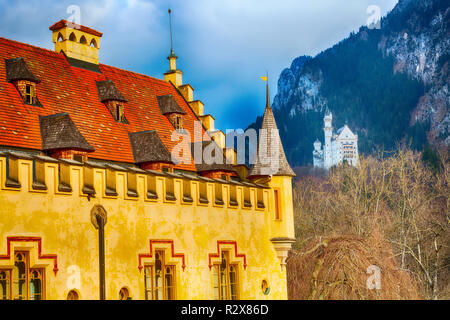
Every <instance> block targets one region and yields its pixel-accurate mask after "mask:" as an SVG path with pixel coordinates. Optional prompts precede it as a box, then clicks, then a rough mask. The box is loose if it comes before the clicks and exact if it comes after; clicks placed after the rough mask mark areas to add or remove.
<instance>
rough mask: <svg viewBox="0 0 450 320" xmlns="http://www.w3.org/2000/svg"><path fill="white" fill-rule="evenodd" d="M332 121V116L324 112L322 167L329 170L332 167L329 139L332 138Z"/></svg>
mask: <svg viewBox="0 0 450 320" xmlns="http://www.w3.org/2000/svg"><path fill="white" fill-rule="evenodd" d="M332 121H333V115H332V114H331V112H330V110H328V108H327V110H326V111H325V117H324V118H323V122H324V128H323V131H324V133H325V145H324V147H323V149H324V150H323V152H324V167H325V169H330V168H331V166H332V165H333V158H332V151H331V138H332V136H333V127H332V125H331V122H332Z"/></svg>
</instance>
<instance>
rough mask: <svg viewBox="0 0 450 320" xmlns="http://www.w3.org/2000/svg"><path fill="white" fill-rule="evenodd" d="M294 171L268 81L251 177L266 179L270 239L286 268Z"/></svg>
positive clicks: (291, 233) (292, 239) (291, 236)
mask: <svg viewBox="0 0 450 320" xmlns="http://www.w3.org/2000/svg"><path fill="white" fill-rule="evenodd" d="M294 176H295V173H294V171H293V170H292V168H291V167H290V165H289V163H288V162H287V160H286V156H285V153H284V149H283V145H282V143H281V139H280V135H279V132H278V128H277V124H276V122H275V117H274V115H273V111H272V108H271V107H270V96H269V85H268V84H267V94H266V108H265V111H264V116H263V121H262V125H261V130H260V134H259V142H258V151H257V156H256V161H255V164H254V165H253V167H252V168H251V170H250V172H249V175H248V178H249V180H250V181H251V182H255V183H267V185H268V186H269V187H270V189H271V192H270V196H269V200H270V201H269V203H270V204H271V205H270V210H269V214H270V215H271V216H270V217H269V219H267V220H266V221H269V225H268V227H269V229H270V240H271V241H272V244H273V246H274V249H275V251H276V253H277V256H278V258H279V259H280V265H281V268H282V269H283V270H285V269H284V266H285V264H286V257H287V255H288V252H289V250H290V248H291V245H292V243H293V242H295V233H294V210H293V205H292V177H294Z"/></svg>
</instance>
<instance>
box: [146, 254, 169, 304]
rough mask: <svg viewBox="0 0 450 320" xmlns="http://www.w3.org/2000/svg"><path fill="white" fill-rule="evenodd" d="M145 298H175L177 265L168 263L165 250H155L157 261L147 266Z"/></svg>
mask: <svg viewBox="0 0 450 320" xmlns="http://www.w3.org/2000/svg"><path fill="white" fill-rule="evenodd" d="M144 271H145V272H144V273H145V275H144V276H145V298H146V299H147V300H173V299H175V266H173V265H166V261H165V257H164V251H156V252H155V263H154V264H153V265H148V266H145V268H144Z"/></svg>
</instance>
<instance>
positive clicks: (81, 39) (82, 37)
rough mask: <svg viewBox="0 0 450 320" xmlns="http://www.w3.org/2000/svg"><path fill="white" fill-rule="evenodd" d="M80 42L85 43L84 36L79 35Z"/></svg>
mask: <svg viewBox="0 0 450 320" xmlns="http://www.w3.org/2000/svg"><path fill="white" fill-rule="evenodd" d="M80 43H81V44H87V41H86V37H85V36H81V38H80Z"/></svg>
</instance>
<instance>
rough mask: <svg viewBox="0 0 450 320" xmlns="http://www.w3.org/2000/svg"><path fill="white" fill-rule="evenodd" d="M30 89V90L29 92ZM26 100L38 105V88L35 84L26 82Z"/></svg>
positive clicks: (28, 102) (27, 102)
mask: <svg viewBox="0 0 450 320" xmlns="http://www.w3.org/2000/svg"><path fill="white" fill-rule="evenodd" d="M28 90H29V92H28ZM24 102H25V103H26V104H29V105H36V88H35V85H33V84H30V83H26V84H25V98H24Z"/></svg>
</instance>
